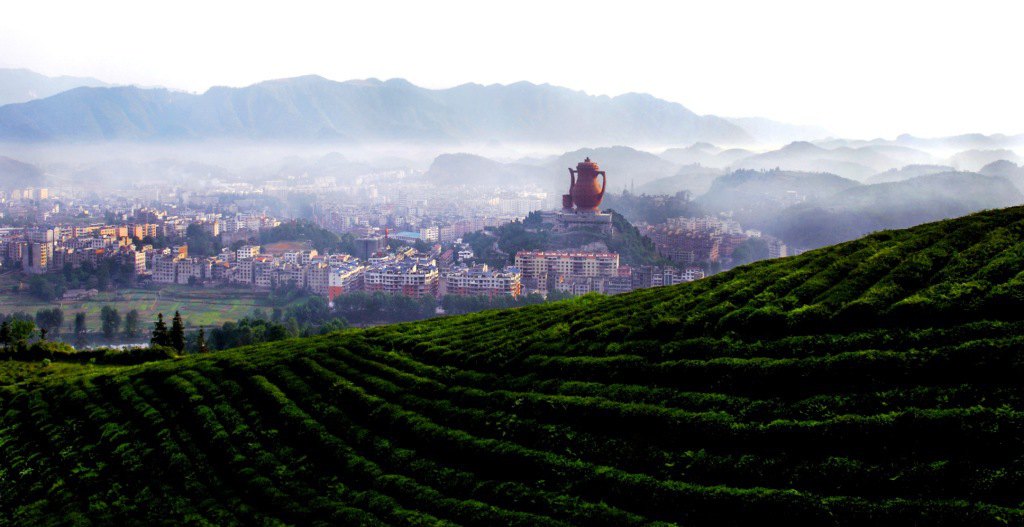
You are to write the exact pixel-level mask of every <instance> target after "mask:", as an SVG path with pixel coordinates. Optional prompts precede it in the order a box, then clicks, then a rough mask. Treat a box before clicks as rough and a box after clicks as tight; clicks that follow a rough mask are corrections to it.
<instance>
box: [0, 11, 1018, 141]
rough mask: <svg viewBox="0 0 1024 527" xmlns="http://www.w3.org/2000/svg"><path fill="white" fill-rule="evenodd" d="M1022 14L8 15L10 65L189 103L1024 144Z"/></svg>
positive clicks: (4, 32) (2, 44) (0, 42)
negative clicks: (474, 107)
mask: <svg viewBox="0 0 1024 527" xmlns="http://www.w3.org/2000/svg"><path fill="white" fill-rule="evenodd" d="M335 4H337V5H335ZM1022 15H1024V4H1021V3H1020V2H1014V1H1003V2H995V1H981V0H972V1H970V2H967V1H961V2H944V1H930V2H917V1H897V0H888V1H873V0H859V1H842V2H828V1H823V0H819V1H807V2H795V1H764V0H758V1H742V2H741V1H733V2H730V1H720V0H716V1H709V0H705V1H700V2H644V1H637V0H631V1H629V2H616V3H609V4H608V5H604V4H599V3H598V2H595V1H590V2H563V1H557V0H547V1H524V0H519V1H514V2H480V1H477V2H443V1H437V0H434V1H416V2H388V1H381V0H375V1H361V2H345V3H342V2H332V3H326V2H324V3H319V2H317V3H314V2H303V1H297V0H291V1H288V2H274V3H266V4H263V3H258V2H221V1H212V0H207V1H202V2H200V1H191V0H178V1H174V2H167V1H151V2H139V1H133V2H104V1H89V2H82V1H74V2H72V1H67V2H48V1H43V0H32V1H15V2H6V3H5V5H4V6H3V8H2V9H0V66H5V67H24V68H29V69H33V70H36V71H39V72H40V73H45V74H48V75H60V74H67V75H89V76H94V77H98V78H100V79H102V80H105V81H108V82H114V83H134V84H140V85H163V86H167V87H171V88H178V89H185V90H188V91H204V90H205V89H207V88H208V87H210V86H212V85H229V86H243V85H247V84H251V83H254V82H258V81H260V80H265V79H271V78H281V77H290V76H296V75H303V74H309V73H316V74H319V75H323V76H325V77H327V78H330V79H335V80H347V79H352V78H367V77H377V78H382V79H386V78H392V77H403V78H406V79H409V80H410V81H411V82H413V83H415V84H419V85H422V86H426V87H431V88H444V87H449V86H453V85H457V84H461V83H465V82H478V83H483V84H489V83H496V82H497V83H510V82H515V81H520V80H528V81H531V82H536V83H544V82H547V83H551V84H556V85H561V86H566V87H569V88H574V89H579V90H584V91H586V92H588V93H592V94H607V95H617V94H621V93H625V92H630V91H638V92H647V93H651V94H653V95H656V96H658V97H662V98H665V99H669V100H672V101H676V102H679V103H682V104H684V105H685V106H687V107H689V108H691V109H693V110H694V111H697V112H699V113H714V114H717V115H725V116H752V115H759V116H765V117H770V118H773V119H779V120H783V121H788V122H794V123H804V124H819V125H822V126H825V127H826V128H828V129H830V130H832V131H833V132H835V133H837V134H839V135H846V136H857V137H865V138H866V137H875V136H894V135H896V134H898V133H900V132H910V133H914V134H918V135H944V134H954V133H965V132H983V133H994V132H1003V133H1021V132H1024V103H1022V100H1021V98H1022V95H1024V74H1022V73H1021V72H1022V70H1024V68H1022V64H1021V62H1020V58H1021V51H1022V50H1024V37H1022V34H1024V33H1022V32H1021V26H1022V25H1024V22H1022V21H1024V16H1022Z"/></svg>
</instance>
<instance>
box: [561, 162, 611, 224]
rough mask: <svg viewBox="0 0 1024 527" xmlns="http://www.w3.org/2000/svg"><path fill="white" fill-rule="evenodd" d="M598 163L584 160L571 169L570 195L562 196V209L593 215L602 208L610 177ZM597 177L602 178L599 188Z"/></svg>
mask: <svg viewBox="0 0 1024 527" xmlns="http://www.w3.org/2000/svg"><path fill="white" fill-rule="evenodd" d="M600 168H601V167H599V166H597V163H595V162H593V161H591V160H590V158H589V157H588V158H586V159H584V160H583V161H582V162H581V163H578V164H577V165H576V169H575V170H573V169H572V168H571V167H570V168H569V193H568V194H564V195H562V208H563V209H572V208H573V207H575V209H576V212H582V213H589V214H593V213H596V212H597V209H598V207H600V206H601V200H602V199H604V190H605V188H606V187H607V186H608V176H607V175H606V174H605V172H604V170H600ZM597 176H601V184H600V186H598V183H597Z"/></svg>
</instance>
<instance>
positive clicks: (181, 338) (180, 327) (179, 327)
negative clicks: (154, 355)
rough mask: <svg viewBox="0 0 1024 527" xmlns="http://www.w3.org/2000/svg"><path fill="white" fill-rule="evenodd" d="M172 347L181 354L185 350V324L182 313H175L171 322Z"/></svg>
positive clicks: (170, 336)
mask: <svg viewBox="0 0 1024 527" xmlns="http://www.w3.org/2000/svg"><path fill="white" fill-rule="evenodd" d="M169 338H170V344H171V347H172V348H174V349H176V350H178V351H179V352H180V351H182V350H184V349H185V324H184V323H183V322H182V321H181V313H179V312H177V311H175V312H174V318H173V319H172V320H171V333H170V335H169Z"/></svg>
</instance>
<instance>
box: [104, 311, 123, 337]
mask: <svg viewBox="0 0 1024 527" xmlns="http://www.w3.org/2000/svg"><path fill="white" fill-rule="evenodd" d="M100 323H101V324H102V327H103V336H104V337H106V338H107V339H108V340H109V339H112V338H114V335H115V334H116V333H117V331H118V330H119V329H120V328H121V314H120V313H118V312H117V308H113V307H110V306H103V309H101V310H100Z"/></svg>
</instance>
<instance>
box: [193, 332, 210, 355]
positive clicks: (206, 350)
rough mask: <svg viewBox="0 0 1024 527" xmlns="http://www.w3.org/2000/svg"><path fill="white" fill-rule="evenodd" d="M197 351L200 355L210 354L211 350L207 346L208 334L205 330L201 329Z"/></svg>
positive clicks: (197, 338)
mask: <svg viewBox="0 0 1024 527" xmlns="http://www.w3.org/2000/svg"><path fill="white" fill-rule="evenodd" d="M196 351H198V352H199V353H209V351H210V348H208V347H207V346H206V332H205V331H203V328H199V336H198V337H196Z"/></svg>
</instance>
